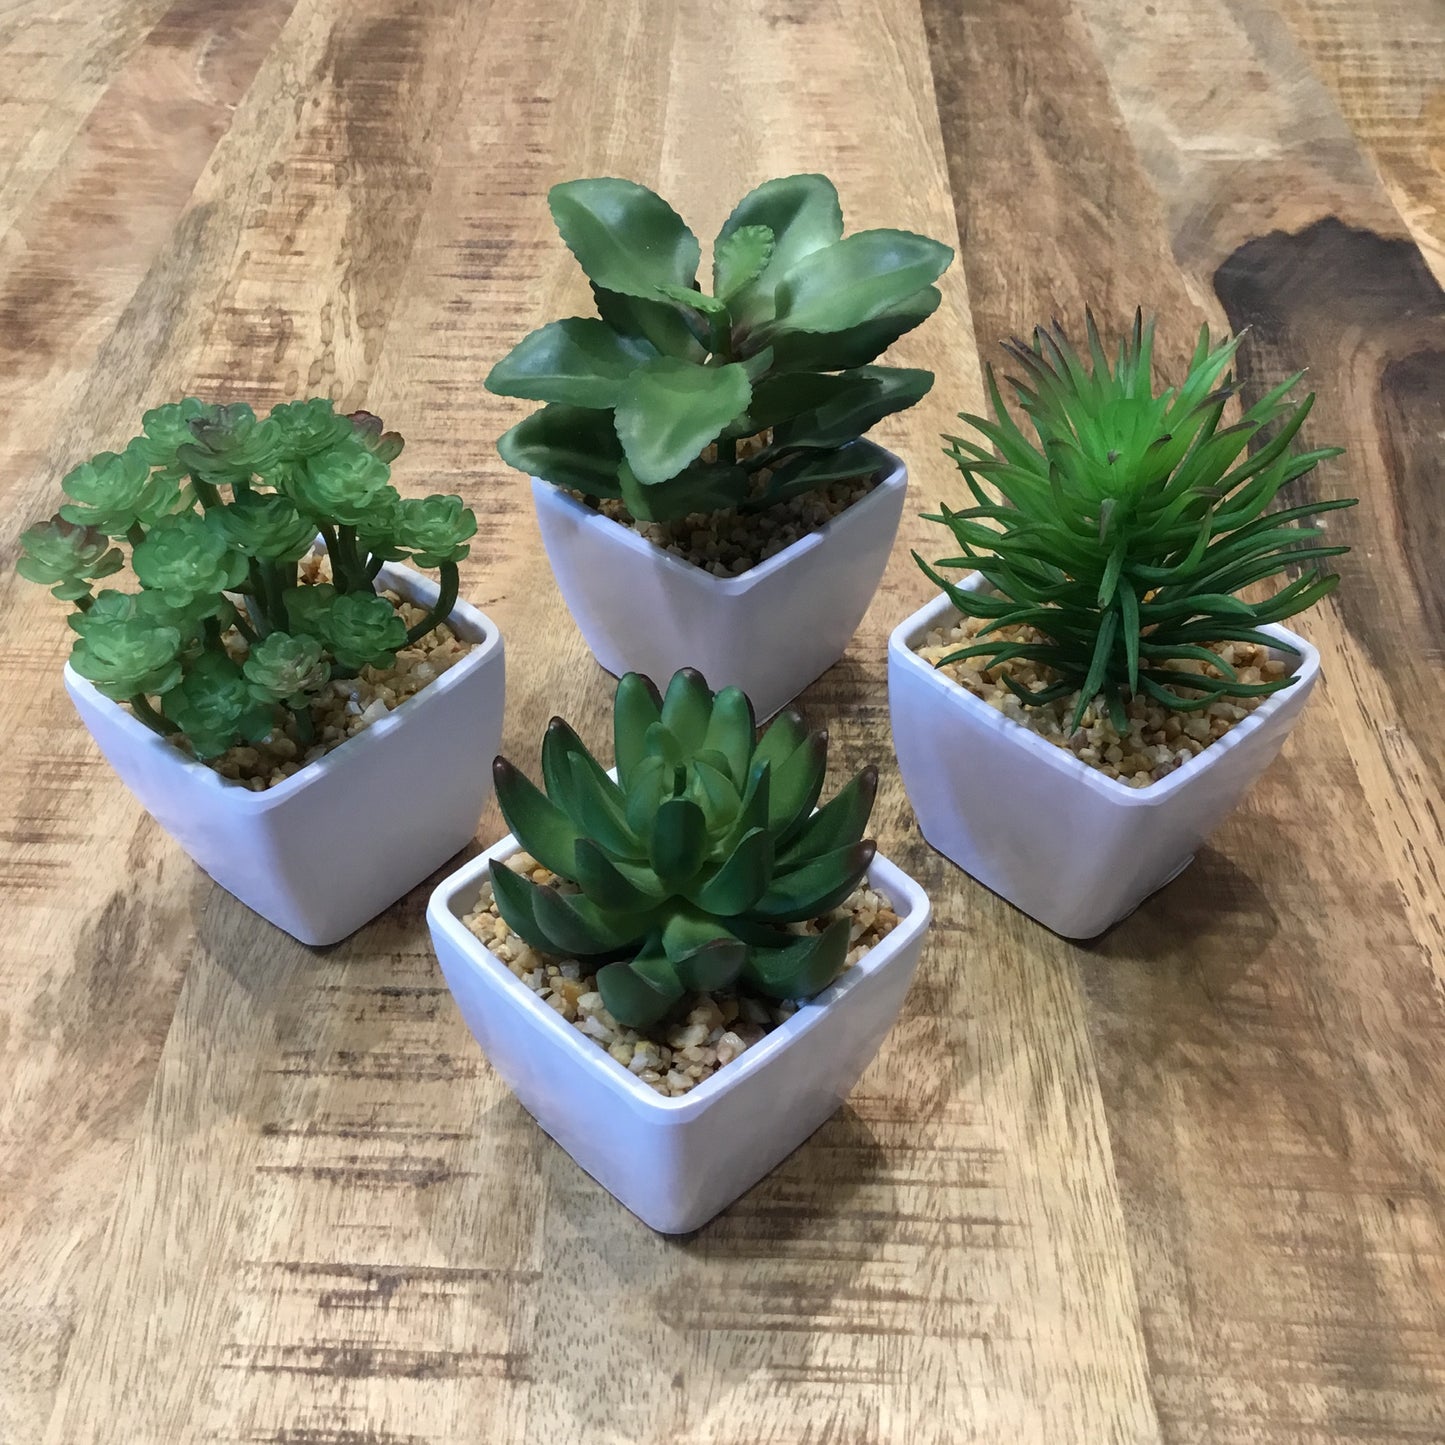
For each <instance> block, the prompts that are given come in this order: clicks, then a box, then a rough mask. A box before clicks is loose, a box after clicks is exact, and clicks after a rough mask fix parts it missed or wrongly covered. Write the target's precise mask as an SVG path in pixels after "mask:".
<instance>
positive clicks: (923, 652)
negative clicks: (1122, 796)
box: [915, 617, 1288, 788]
mask: <svg viewBox="0 0 1445 1445" xmlns="http://www.w3.org/2000/svg"><path fill="white" fill-rule="evenodd" d="M985 626H987V619H983V618H977V617H964V618H959V619H958V620H957V621H955V622H953V623H951V624H949V625H948V626H946V627H935V628H932V629H931V630H930V631H929V633H928V635H927V636H926V637H925V638H924V639H923V642H922V644H921V645H920V646H919V647H918V648H916V649H915V650H916V652H917V653H918V655H919V657H921V658H923V659H924V661H925V662H930V663H933V664H934V665H935V666H937V664H938V661H939V659H940V658H943V657H946V656H948V654H949V653H950V652H955V651H957V650H958V649H959V648H960V647H967V646H968V645H969V644H970V643H972V642H973V641H975V639H976V636H977V634H978V632H979V630H980V629H981V628H983V627H985ZM994 637H997V638H999V639H1000V640H1001V641H1011V642H1012V641H1017V642H1036V641H1038V640H1040V639H1039V634H1038V633H1037V632H1036V631H1035V630H1034V629H1033V628H1031V627H1003V628H1000V629H999V630H998V632H996V633H990V634H989V638H990V640H992V639H993V638H994ZM1212 651H1214V652H1217V653H1218V654H1219V655H1220V657H1222V658H1223V659H1224V661H1226V662H1228V663H1229V664H1230V665H1231V666H1233V667H1234V669H1235V671H1236V672H1237V673H1238V675H1239V679H1240V681H1241V682H1270V681H1273V680H1274V679H1275V678H1278V677H1282V676H1284V674H1285V673H1286V672H1287V671H1288V666H1287V664H1285V663H1283V662H1280V661H1278V660H1277V659H1274V658H1271V657H1270V655H1269V653H1268V652H1267V651H1266V650H1265V649H1264V648H1262V647H1256V646H1255V645H1254V644H1253V643H1242V642H1225V643H1220V644H1218V645H1217V646H1215V647H1214V648H1213V649H1212ZM986 662H987V659H986V658H982V657H970V658H965V659H964V660H963V661H962V662H951V663H948V664H946V665H945V666H944V667H942V668H940V669H939V671H941V672H942V673H943V674H944V675H945V676H947V677H950V678H952V679H953V680H954V681H955V682H957V683H959V684H961V685H962V686H963V687H966V688H967V689H968V690H969V691H970V692H971V693H973V694H974V695H975V696H976V697H979V698H982V699H983V701H984V702H986V703H988V705H989V706H990V707H993V708H997V709H998V711H999V712H1001V713H1003V714H1004V716H1005V717H1008V718H1012V719H1013V721H1015V722H1017V723H1021V724H1022V725H1023V726H1024V727H1026V728H1028V729H1030V731H1032V732H1035V733H1037V734H1038V735H1039V736H1040V737H1041V738H1044V739H1045V740H1046V741H1048V742H1051V743H1053V744H1054V745H1055V746H1056V747H1060V748H1063V749H1065V750H1066V751H1068V752H1071V753H1073V754H1074V756H1075V757H1076V758H1078V759H1079V761H1080V762H1084V763H1087V764H1088V765H1089V766H1090V767H1091V768H1094V769H1096V770H1097V771H1099V772H1101V773H1103V774H1104V776H1105V777H1108V778H1113V779H1115V780H1116V781H1118V782H1121V783H1124V784H1126V785H1127V786H1129V787H1131V788H1147V787H1148V786H1149V785H1150V784H1151V783H1157V782H1159V781H1161V780H1162V779H1164V778H1167V777H1168V776H1169V774H1170V773H1172V772H1174V770H1175V769H1176V768H1178V767H1180V766H1181V765H1182V764H1184V763H1187V762H1188V761H1189V760H1190V758H1193V757H1197V756H1198V755H1199V754H1200V753H1202V752H1203V751H1204V749H1205V748H1207V747H1208V746H1209V744H1210V743H1212V742H1214V741H1216V740H1217V739H1219V738H1222V737H1223V736H1224V734H1225V733H1227V732H1228V731H1229V729H1230V728H1232V727H1233V726H1234V725H1235V724H1236V723H1238V722H1242V721H1243V720H1244V719H1245V718H1247V717H1248V716H1249V714H1250V713H1251V712H1253V711H1254V709H1255V708H1256V707H1258V706H1259V704H1260V703H1261V702H1263V701H1264V698H1258V697H1240V698H1223V699H1220V700H1219V701H1218V702H1213V703H1211V704H1210V705H1209V706H1208V707H1206V708H1204V709H1202V710H1200V711H1197V712H1179V711H1177V710H1175V709H1172V708H1165V707H1164V706H1162V705H1161V704H1159V703H1156V702H1154V701H1153V700H1152V699H1150V698H1148V697H1143V696H1140V697H1134V698H1131V699H1130V700H1129V702H1128V704H1127V706H1126V708H1125V711H1126V713H1127V715H1128V718H1129V730H1128V732H1127V733H1126V734H1124V735H1123V736H1121V735H1120V734H1119V732H1118V731H1117V730H1116V729H1115V727H1114V725H1113V723H1112V722H1110V721H1109V714H1108V710H1107V708H1106V707H1105V706H1104V703H1103V700H1102V698H1096V699H1095V700H1094V702H1093V703H1092V704H1091V705H1090V706H1089V708H1088V709H1087V710H1086V711H1085V713H1084V716H1083V720H1082V722H1081V724H1080V726H1079V727H1078V728H1077V729H1075V730H1074V731H1073V732H1070V731H1069V722H1070V721H1071V719H1072V718H1073V715H1074V709H1075V708H1076V707H1077V706H1078V702H1079V693H1078V692H1074V693H1072V694H1070V695H1069V696H1068V697H1065V698H1059V699H1057V700H1056V701H1054V702H1052V703H1045V704H1044V705H1043V706H1042V707H1028V706H1025V705H1024V703H1022V702H1021V701H1020V700H1019V699H1018V698H1016V697H1015V696H1014V695H1013V693H1012V692H1010V691H1009V689H1008V688H1007V687H1006V686H1005V685H1004V683H1003V681H1002V676H1003V674H1004V673H1005V672H1006V673H1008V674H1009V675H1010V676H1011V677H1012V678H1013V679H1014V681H1015V682H1017V683H1018V684H1019V685H1020V686H1021V687H1026V688H1033V689H1040V688H1043V687H1047V686H1049V685H1051V684H1052V683H1053V682H1054V681H1056V674H1055V673H1054V672H1053V670H1052V669H1051V668H1047V667H1043V666H1041V665H1039V664H1037V663H1034V662H1031V661H1029V660H1027V659H1024V658H1015V659H1013V660H1012V661H1010V662H1006V663H1004V664H1002V666H1000V667H998V668H989V667H987V666H985V664H986ZM1175 666H1176V667H1177V669H1178V670H1179V671H1180V672H1181V673H1183V674H1188V673H1193V674H1195V675H1197V676H1203V675H1205V674H1206V672H1212V671H1213V669H1211V668H1209V667H1208V664H1206V663H1203V662H1193V661H1188V660H1185V661H1180V662H1178V663H1176V664H1175ZM1181 686H1182V684H1181Z"/></svg>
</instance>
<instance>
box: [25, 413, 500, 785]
mask: <svg viewBox="0 0 1445 1445" xmlns="http://www.w3.org/2000/svg"><path fill="white" fill-rule="evenodd" d="M401 449H402V439H401V437H400V436H399V435H397V433H395V432H388V431H385V430H384V428H383V426H382V423H381V420H380V419H379V418H378V417H375V416H372V415H371V414H370V413H369V412H356V413H353V414H352V415H350V416H346V415H343V414H340V413H338V412H337V411H336V409H335V407H334V406H333V405H332V403H331V402H330V401H327V400H325V399H324V398H313V399H311V400H308V401H296V402H285V403H283V404H282V405H280V406H276V407H273V408H272V410H271V412H270V414H269V415H268V416H265V417H258V416H257V415H256V413H255V412H254V411H253V410H252V409H251V407H249V406H247V405H246V404H245V403H244V402H234V403H230V404H226V405H217V404H210V403H207V402H203V401H200V400H198V399H197V398H195V397H187V398H186V399H185V400H183V401H180V402H175V403H173V404H171V405H168V406H161V407H157V408H155V409H154V410H152V411H148V412H146V414H145V416H144V418H143V419H142V431H141V434H140V435H139V436H137V437H134V438H133V439H132V440H131V441H130V442H128V443H127V444H126V446H125V447H124V448H123V449H122V450H121V451H119V452H101V453H100V454H99V455H97V456H95V457H92V458H91V459H90V460H89V461H86V462H83V463H81V465H80V466H78V467H76V468H75V469H74V470H73V471H71V472H70V473H69V474H68V475H67V476H66V477H65V478H64V480H63V481H62V482H61V487H62V489H63V490H64V492H65V493H66V495H67V497H68V498H69V501H67V502H66V503H65V505H64V506H62V507H61V508H60V511H59V513H58V514H57V515H56V516H54V517H52V518H51V519H50V520H49V521H48V522H43V523H41V524H40V525H38V526H35V527H32V528H30V529H29V530H28V531H27V532H25V533H24V535H23V536H22V538H21V544H22V548H23V550H22V554H21V557H20V560H19V562H18V563H17V570H18V571H19V572H20V574H21V576H23V577H26V578H28V579H29V580H31V581H33V582H38V583H41V584H42V585H44V586H47V587H49V588H50V589H51V591H52V593H53V594H54V595H55V596H56V597H58V598H60V599H61V600H62V601H67V602H73V603H74V604H75V607H76V610H75V612H73V613H72V614H71V617H70V625H71V627H72V628H73V629H74V631H75V632H76V633H77V634H78V637H77V640H76V643H75V646H74V649H73V650H72V652H71V664H72V666H73V667H74V668H75V670H76V672H78V673H79V674H80V675H81V676H82V677H84V678H87V679H88V680H89V681H90V682H92V683H93V684H94V685H95V686H96V687H97V688H98V689H99V690H100V691H101V692H103V693H104V694H105V695H106V696H107V697H109V698H112V699H114V700H115V701H117V702H126V703H129V704H130V707H131V710H132V711H133V712H134V713H135V714H136V716H137V717H139V718H140V719H141V720H142V721H143V722H145V723H146V724H147V725H148V726H150V727H152V728H154V729H155V730H156V731H157V732H160V733H164V734H175V733H180V734H183V735H184V736H185V738H186V740H187V741H188V742H189V744H190V746H191V748H192V750H193V751H194V752H195V753H196V754H197V755H198V756H200V757H203V758H207V757H214V756H216V755H218V754H220V753H222V752H224V751H225V750H226V749H227V748H229V747H231V746H233V745H234V744H236V743H238V742H255V741H257V740H259V739H260V738H262V737H265V736H266V735H267V734H268V733H270V732H271V731H272V730H273V729H274V728H275V727H276V726H277V725H278V723H281V722H283V721H284V715H285V714H286V713H288V712H289V713H290V714H291V715H292V716H293V717H294V719H295V723H296V729H297V732H298V733H299V735H300V736H301V738H302V740H303V741H309V739H310V736H311V712H310V708H311V703H312V701H313V700H314V699H315V698H316V697H317V696H318V695H319V694H320V693H321V691H322V689H324V688H325V687H326V686H327V684H328V683H329V682H331V681H332V680H333V679H334V678H345V677H350V676H355V675H356V674H357V673H358V672H359V671H360V670H361V669H362V668H363V667H367V666H372V667H386V666H388V665H389V664H390V663H391V662H393V661H394V660H395V657H396V653H397V651H398V650H399V649H400V648H402V647H404V646H406V644H407V643H408V642H415V641H417V640H419V639H420V638H421V637H424V636H425V635H426V634H427V633H428V632H430V631H431V630H432V629H433V628H434V627H435V626H436V625H437V623H439V622H440V621H442V620H443V619H444V618H446V617H447V616H448V615H449V614H450V613H451V610H452V608H453V607H454V606H455V605H456V598H457V588H458V580H459V579H458V570H457V564H458V563H459V562H461V561H462V560H463V559H464V558H465V557H466V556H467V554H468V552H469V550H470V547H469V541H470V538H471V537H472V536H473V535H474V534H475V533H476V530H477V522H476V517H475V516H474V515H473V513H472V512H471V511H470V510H469V509H468V508H466V507H465V506H463V504H462V500H461V498H460V497H455V496H445V495H438V496H432V497H408V498H403V497H402V496H401V495H400V493H398V492H397V490H396V488H395V487H394V486H393V485H392V484H391V463H392V462H393V461H394V460H395V459H396V457H397V455H398V454H399V453H400V451H401ZM318 535H319V536H320V537H321V538H322V539H323V540H324V544H325V547H326V551H327V552H328V553H329V555H330V560H331V570H332V578H333V580H332V581H331V582H329V583H322V584H307V583H304V582H303V580H302V577H301V574H300V570H299V564H300V562H301V559H302V558H303V557H305V556H306V555H307V553H308V552H310V551H311V549H312V547H313V545H314V544H315V541H316V538H317V536H318ZM125 547H129V549H130V557H129V564H130V570H131V572H132V573H133V574H134V576H135V580H136V581H137V582H138V583H139V591H118V590H113V589H108V588H107V589H104V590H102V591H99V592H97V591H96V590H95V588H94V584H95V583H96V582H97V581H99V580H100V579H102V578H105V577H109V576H113V575H114V574H115V573H117V572H119V571H121V570H122V569H123V568H124V567H125V566H126V560H127V559H126V554H125V551H124V548H125ZM389 561H410V562H414V563H416V564H417V565H419V566H422V567H433V568H437V569H438V570H439V571H440V574H441V585H440V591H439V595H438V597H437V600H436V604H435V605H434V606H433V607H432V608H431V609H430V611H429V612H428V613H427V615H426V616H425V617H424V618H422V620H421V621H420V622H418V623H417V624H416V625H415V626H414V627H412V628H410V629H408V628H407V626H406V624H405V623H404V622H403V621H402V619H401V616H400V615H399V614H398V612H397V610H396V608H395V607H394V606H393V605H392V604H391V603H390V602H389V601H388V600H387V599H386V598H384V597H380V596H378V595H377V593H376V588H375V579H376V576H377V573H378V572H379V571H380V570H381V566H382V564H383V563H384V562H389ZM233 631H234V634H235V635H236V636H234V637H232V636H228V634H231V633H232V632H233ZM228 644H229V645H228Z"/></svg>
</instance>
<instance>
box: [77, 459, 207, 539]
mask: <svg viewBox="0 0 1445 1445" xmlns="http://www.w3.org/2000/svg"><path fill="white" fill-rule="evenodd" d="M60 488H61V490H62V491H63V492H64V493H65V494H66V496H68V497H72V498H74V500H73V501H71V502H67V503H66V504H65V505H64V506H63V507H61V509H60V515H61V516H62V517H64V518H65V520H66V521H67V522H74V523H75V524H76V525H77V526H81V527H94V528H95V529H96V531H98V532H104V533H105V534H106V535H107V536H108V537H125V536H128V535H129V534H130V533H131V532H132V530H133V529H134V528H135V527H137V526H138V525H140V526H144V527H153V526H155V524H156V523H157V522H158V521H159V520H160V519H161V518H162V517H164V516H167V515H168V514H169V513H171V512H174V511H175V510H176V508H177V507H178V506H179V505H180V500H181V488H180V483H179V482H178V481H177V479H176V478H175V477H174V476H173V475H171V474H170V473H168V472H164V471H161V472H152V470H151V464H150V463H149V462H148V461H147V460H146V453H145V450H144V449H143V448H140V447H137V446H136V444H135V443H134V442H132V443H131V445H130V446H128V447H127V448H126V449H125V451H124V452H121V453H116V452H101V453H100V454H99V455H98V456H96V457H93V458H91V460H90V461H88V462H82V463H81V464H80V465H79V466H78V467H76V468H75V470H74V471H72V472H70V473H68V474H67V475H66V477H65V478H64V480H63V481H62V482H61V483H60Z"/></svg>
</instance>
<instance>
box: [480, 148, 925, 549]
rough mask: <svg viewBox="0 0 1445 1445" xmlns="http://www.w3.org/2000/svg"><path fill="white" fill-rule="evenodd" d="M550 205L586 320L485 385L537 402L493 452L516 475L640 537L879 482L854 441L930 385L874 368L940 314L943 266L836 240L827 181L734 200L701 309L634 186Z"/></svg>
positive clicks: (525, 345)
mask: <svg viewBox="0 0 1445 1445" xmlns="http://www.w3.org/2000/svg"><path fill="white" fill-rule="evenodd" d="M548 201H549V204H550V206H551V211H552V218H553V220H554V221H555V222H556V224H557V229H558V231H559V232H560V233H561V236H562V239H563V241H564V242H565V243H566V245H567V247H568V249H569V250H570V251H571V252H572V254H573V255H574V256H575V257H576V258H577V261H578V263H579V264H580V265H581V267H582V269H583V271H584V272H586V274H587V277H588V280H589V281H590V282H591V283H592V294H593V296H594V298H595V299H596V303H597V312H598V314H597V315H596V316H572V317H568V318H566V319H564V320H561V321H554V322H551V323H550V324H549V325H547V326H543V327H542V328H541V329H540V330H538V331H534V332H532V334H531V335H530V336H527V337H526V338H524V339H523V340H522V341H521V342H519V343H518V345H517V346H515V347H514V348H513V349H512V350H511V352H509V353H508V355H506V356H505V357H503V358H502V360H501V361H499V362H498V363H497V365H496V366H494V367H493V368H492V371H491V374H490V375H489V376H488V377H487V386H488V388H489V389H490V390H491V391H494V392H497V393H499V394H500V395H503V396H517V397H525V398H527V399H528V400H532V401H541V402H545V403H546V405H545V406H543V407H542V409H541V410H540V411H538V412H536V413H534V414H533V415H532V416H529V417H528V418H527V419H526V420H525V421H523V422H520V423H519V424H518V425H517V426H515V427H513V428H512V429H511V430H510V431H509V432H508V433H507V434H506V435H505V436H504V437H502V438H501V440H500V441H499V442H498V444H497V446H498V450H499V451H500V452H501V454H502V457H503V459H504V460H505V461H507V462H509V463H511V465H512V466H514V467H517V468H519V469H520V470H522V471H526V472H532V473H535V474H536V475H537V476H540V477H543V478H545V479H546V480H547V481H550V482H554V483H556V484H557V485H558V486H561V487H567V488H571V489H573V490H576V491H579V492H582V493H584V494H586V495H589V496H592V497H598V498H601V497H608V498H614V499H620V500H621V501H622V502H623V503H624V504H625V505H626V507H627V509H628V510H629V511H630V512H631V514H632V515H633V516H634V517H635V518H637V519H639V520H648V521H656V522H664V521H669V520H672V519H675V518H677V517H682V516H686V515H688V514H690V513H693V512H705V511H714V510H718V509H721V508H735V509H741V510H749V511H754V510H761V509H763V508H765V507H770V506H773V505H775V504H777V503H779V502H783V501H786V500H787V499H788V498H790V497H794V496H798V495H800V494H802V493H805V492H809V491H812V490H814V489H816V488H819V487H824V486H827V485H828V484H830V483H832V482H837V481H841V480H844V479H847V478H853V477H859V476H866V475H868V473H869V472H870V471H873V470H876V468H877V454H876V452H874V451H872V450H871V449H870V448H869V447H868V446H866V445H865V444H863V442H862V441H861V438H862V436H863V434H864V433H865V432H866V431H868V429H869V428H870V427H872V426H874V425H876V424H877V423H878V422H880V421H881V420H882V419H883V418H884V417H886V416H889V415H890V414H892V413H893V412H896V411H901V410H903V409H904V408H905V407H909V406H912V405H913V404H914V403H915V402H916V401H918V400H919V399H920V398H921V397H922V396H923V395H924V394H925V393H926V392H927V391H928V389H929V387H930V386H931V385H932V384H933V374H932V372H928V371H918V370H912V369H909V368H905V367H895V366H878V365H875V364H874V363H875V361H876V359H877V358H878V356H880V355H881V354H882V352H883V351H884V350H886V349H887V348H888V347H889V346H890V345H892V343H893V342H895V341H897V340H898V338H899V337H900V336H903V335H904V334H905V333H906V332H909V331H911V330H912V329H913V328H914V327H915V326H917V325H919V323H920V322H922V321H924V320H926V319H927V318H928V317H929V316H930V315H931V314H932V313H933V312H934V310H935V309H936V308H937V306H938V304H939V301H940V299H941V293H940V292H939V289H938V287H937V286H935V285H934V284H933V283H934V282H935V281H937V279H938V278H939V276H940V275H941V274H942V272H943V271H944V269H945V268H946V267H947V265H948V264H949V262H950V261H951V260H952V258H953V252H952V250H951V249H950V248H949V247H947V246H945V245H943V244H942V243H941V242H938V241H933V240H930V239H929V238H928V237H927V236H919V235H915V234H914V233H912V232H910V231H900V230H889V229H878V230H869V231H858V232H855V233H854V234H853V235H850V236H844V234H843V211H842V207H841V206H840V204H839V201H838V192H837V190H836V189H835V187H834V185H833V183H832V182H831V181H830V180H829V179H828V178H827V177H826V176H820V175H798V176H783V177H780V178H778V179H777V180H771V181H766V182H764V183H763V184H762V185H760V186H758V187H757V188H756V189H755V190H753V191H751V192H750V193H749V194H748V195H746V196H745V197H743V199H742V201H740V202H739V203H738V205H737V206H736V207H735V208H734V210H733V212H732V214H731V215H730V216H729V217H728V219H727V221H726V222H725V223H724V225H723V227H722V230H721V231H720V232H719V233H718V236H717V240H716V241H715V242H714V243H713V257H712V262H713V264H712V286H713V293H712V294H711V295H709V294H708V293H707V292H705V291H703V290H702V289H701V287H700V285H699V283H698V280H697V270H698V265H699V262H700V259H701V247H700V246H699V245H698V241H697V237H696V236H694V235H693V233H692V232H691V231H690V230H689V229H688V228H687V226H686V225H685V224H684V223H683V221H682V218H681V217H680V216H679V215H678V214H677V212H676V211H674V210H673V209H672V207H671V206H669V205H668V204H667V202H666V201H664V200H663V199H662V197H661V196H658V195H656V194H655V193H654V192H652V191H650V190H648V189H647V188H646V187H645V186H640V185H637V184H635V183H634V182H632V181H625V180H616V179H611V178H599V179H593V180H577V181H567V182H564V183H563V184H561V185H557V186H554V187H553V188H552V190H551V192H550V194H549V196H548ZM747 438H758V443H757V444H756V445H752V446H750V447H748V448H740V446H739V443H740V442H742V441H744V440H745V439H747Z"/></svg>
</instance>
